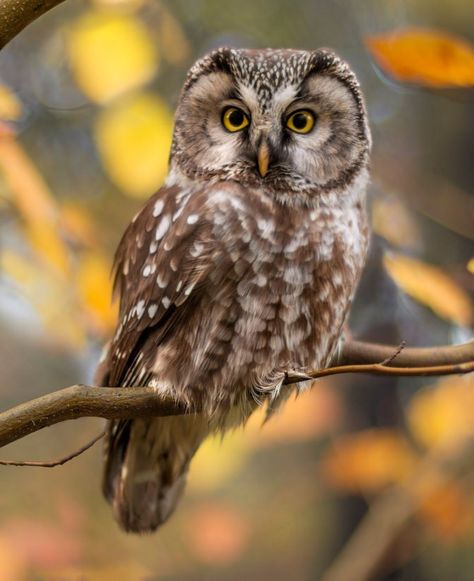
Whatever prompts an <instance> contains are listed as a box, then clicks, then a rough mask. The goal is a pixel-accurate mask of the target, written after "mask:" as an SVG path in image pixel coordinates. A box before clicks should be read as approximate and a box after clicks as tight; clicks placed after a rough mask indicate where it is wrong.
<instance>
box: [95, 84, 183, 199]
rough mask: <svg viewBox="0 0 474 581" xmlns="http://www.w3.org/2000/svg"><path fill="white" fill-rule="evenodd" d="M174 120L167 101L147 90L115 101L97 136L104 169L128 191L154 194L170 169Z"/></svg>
mask: <svg viewBox="0 0 474 581" xmlns="http://www.w3.org/2000/svg"><path fill="white" fill-rule="evenodd" d="M172 129H173V120H172V117H171V113H170V111H169V109H168V107H167V106H166V104H165V103H164V102H163V101H162V100H161V99H160V98H159V97H157V96H155V95H151V94H147V93H143V94H139V95H135V96H133V97H130V98H126V99H124V100H121V101H120V102H117V103H115V104H114V105H112V106H111V107H108V108H107V109H106V110H103V111H102V112H101V114H100V115H99V118H98V119H97V123H96V128H95V138H96V142H97V147H98V149H99V153H100V156H101V158H102V161H103V164H104V168H105V170H106V171H107V173H108V174H109V176H110V179H111V180H112V181H113V182H114V183H115V184H116V185H117V186H118V187H119V188H121V189H122V190H123V192H124V193H126V194H128V195H130V196H133V197H138V198H146V197H148V196H150V195H151V194H152V193H153V192H154V191H155V190H156V189H158V187H159V186H160V185H161V182H162V181H163V180H164V178H165V176H166V173H167V171H168V156H169V150H170V146H171V134H172Z"/></svg>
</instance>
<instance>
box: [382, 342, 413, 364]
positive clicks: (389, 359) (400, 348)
mask: <svg viewBox="0 0 474 581" xmlns="http://www.w3.org/2000/svg"><path fill="white" fill-rule="evenodd" d="M406 345H407V342H406V341H402V342H401V343H400V345H399V346H398V348H397V350H396V351H395V352H394V353H393V354H392V355H390V356H389V357H387V358H386V359H384V360H383V361H381V362H380V365H391V364H392V363H393V362H394V361H395V359H396V358H397V357H398V356H399V355H400V353H401V352H402V351H403V349H405V347H406Z"/></svg>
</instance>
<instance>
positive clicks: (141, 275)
mask: <svg viewBox="0 0 474 581" xmlns="http://www.w3.org/2000/svg"><path fill="white" fill-rule="evenodd" d="M370 142H371V139H370V133H369V128H368V124H367V115H366V110H365V106H364V102H363V97H362V94H361V91H360V88H359V84H358V82H357V80H356V78H355V76H354V74H353V72H352V71H351V69H350V68H349V66H348V65H347V64H346V63H345V62H344V61H342V60H341V59H340V58H338V57H337V56H336V55H335V54H334V53H332V52H331V51H329V50H326V49H320V50H315V51H302V50H286V49H285V50H273V49H264V50H237V49H230V48H221V49H218V50H216V51H213V52H211V53H210V54H208V55H206V56H205V57H203V58H202V59H200V60H199V61H198V62H197V63H196V64H194V66H193V67H192V68H191V69H190V71H189V73H188V75H187V78H186V80H185V83H184V86H183V89H182V92H181V95H180V99H179V102H178V106H177V109H176V115H175V126H174V135H173V142H172V148H171V154H170V165H169V173H168V176H167V179H166V181H165V183H164V185H163V187H162V188H161V189H160V190H159V191H158V192H157V193H156V194H155V195H154V196H152V197H151V198H150V199H149V200H148V202H147V203H146V204H145V206H144V207H143V209H142V210H141V211H140V212H139V213H138V214H137V215H136V216H135V218H134V219H133V220H132V222H131V223H130V225H129V226H128V228H127V229H126V231H125V234H124V235H123V238H122V240H121V242H120V243H119V246H118V249H117V252H116V257H115V266H114V272H115V287H114V290H115V293H116V295H117V296H118V298H119V301H120V313H119V322H118V326H117V329H116V332H115V335H114V337H113V339H112V340H111V341H110V344H109V347H108V350H106V352H105V355H104V357H103V360H102V362H101V364H100V366H99V369H98V374H97V380H96V381H97V384H98V385H102V386H117V387H119V386H138V385H140V386H145V385H146V386H152V387H153V388H154V389H155V391H156V397H157V398H159V397H162V396H164V397H167V398H168V397H171V398H174V400H175V401H176V402H178V403H180V404H181V405H184V406H186V407H187V409H188V411H189V413H188V414H185V415H181V416H174V417H157V418H149V417H146V418H140V419H133V420H117V421H112V422H110V424H109V428H108V435H107V444H106V460H105V470H104V479H103V490H104V494H105V497H106V498H107V500H108V501H109V502H110V504H111V506H112V510H113V513H114V516H115V518H116V520H117V521H118V523H119V525H120V526H121V527H122V528H123V529H124V530H126V531H131V532H137V533H141V532H151V531H154V530H155V529H156V528H157V527H159V526H160V525H161V524H163V523H164V522H165V521H166V520H167V519H168V518H169V517H170V515H171V514H172V513H173V511H174V509H175V507H176V505H177V503H178V501H179V499H180V497H181V496H182V493H183V490H184V487H185V482H186V476H187V472H188V469H189V465H190V462H191V459H192V457H193V455H194V454H195V453H196V450H197V449H198V447H199V446H200V444H201V443H202V442H203V440H204V439H205V438H206V437H207V436H208V435H209V434H212V433H215V432H219V431H220V432H224V431H226V430H228V429H229V428H231V427H234V426H238V425H239V424H242V423H244V422H245V421H246V420H247V419H248V417H249V416H250V414H251V413H252V412H253V411H254V410H255V409H256V408H257V407H259V406H261V405H262V404H266V405H267V410H268V412H267V413H268V414H271V413H272V412H273V411H274V410H275V409H277V408H278V406H279V405H280V404H281V403H282V402H284V401H285V399H286V398H287V397H288V395H289V394H290V393H291V392H292V390H294V389H302V388H303V387H304V384H302V383H300V384H297V386H296V387H295V386H290V385H285V382H284V380H285V375H286V373H288V372H289V371H291V372H302V373H304V372H305V371H307V370H308V369H318V368H324V367H326V366H328V365H329V364H330V363H331V360H333V358H334V356H335V354H336V353H337V349H338V345H339V344H340V341H341V336H342V327H343V324H344V321H345V319H346V316H347V314H348V310H349V307H350V304H351V300H352V297H353V295H354V291H355V289H356V286H357V283H358V281H359V277H360V274H361V270H362V268H363V265H364V261H365V258H366V252H367V246H368V224H367V216H366V210H365V191H366V186H367V182H368V164H369V153H370Z"/></svg>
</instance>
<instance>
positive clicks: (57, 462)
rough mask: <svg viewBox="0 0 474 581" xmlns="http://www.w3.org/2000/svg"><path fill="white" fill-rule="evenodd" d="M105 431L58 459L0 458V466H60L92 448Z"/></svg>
mask: <svg viewBox="0 0 474 581" xmlns="http://www.w3.org/2000/svg"><path fill="white" fill-rule="evenodd" d="M106 433H107V430H103V431H102V432H101V433H100V434H99V435H98V436H95V438H92V440H91V441H90V442H88V443H87V444H85V445H84V446H82V447H81V448H79V450H76V451H75V452H72V453H71V454H68V455H67V456H64V458H60V459H59V460H50V461H45V462H41V461H32V460H0V466H38V467H40V468H55V467H56V466H62V465H63V464H66V462H69V461H70V460H73V459H74V458H77V457H78V456H80V455H81V454H83V453H84V452H86V451H87V450H89V448H92V446H93V445H94V444H95V443H96V442H98V441H99V440H102V438H103V437H104V436H105V434H106Z"/></svg>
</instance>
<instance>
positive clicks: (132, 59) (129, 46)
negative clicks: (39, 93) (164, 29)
mask: <svg viewBox="0 0 474 581" xmlns="http://www.w3.org/2000/svg"><path fill="white" fill-rule="evenodd" d="M68 40H69V42H68V50H69V58H70V61H71V68H72V71H73V74H74V76H75V78H76V81H77V84H78V85H79V87H80V88H81V90H82V91H83V92H84V93H85V94H86V95H87V96H88V97H89V98H90V99H92V100H93V101H96V102H97V103H105V102H107V101H109V100H111V99H113V98H115V97H117V96H119V95H121V94H123V93H125V92H126V91H129V90H130V89H133V88H137V87H140V86H141V85H143V84H144V83H146V82H148V81H149V80H150V79H151V78H152V77H153V75H154V74H155V72H156V67H157V54H156V50H155V47H154V45H153V43H152V41H151V38H150V36H149V34H148V32H147V30H146V28H145V27H144V26H143V25H142V24H141V23H140V22H139V21H138V20H137V19H136V18H134V17H133V16H130V15H125V14H120V13H116V12H109V11H100V10H97V11H90V12H87V13H86V14H84V15H83V16H81V17H80V19H79V20H78V21H77V22H76V23H75V24H74V25H73V27H72V29H71V31H70V35H69V39H68Z"/></svg>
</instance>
